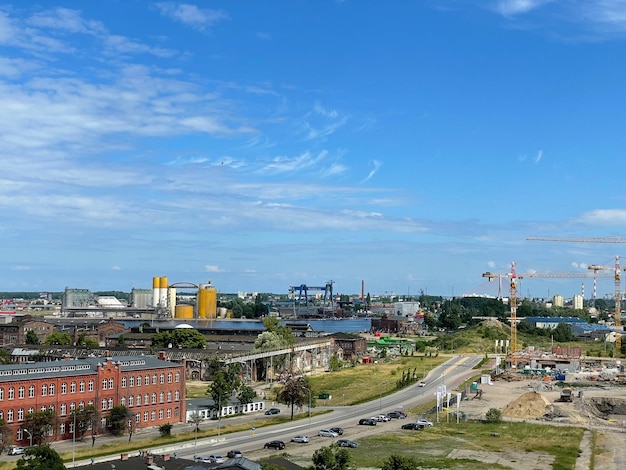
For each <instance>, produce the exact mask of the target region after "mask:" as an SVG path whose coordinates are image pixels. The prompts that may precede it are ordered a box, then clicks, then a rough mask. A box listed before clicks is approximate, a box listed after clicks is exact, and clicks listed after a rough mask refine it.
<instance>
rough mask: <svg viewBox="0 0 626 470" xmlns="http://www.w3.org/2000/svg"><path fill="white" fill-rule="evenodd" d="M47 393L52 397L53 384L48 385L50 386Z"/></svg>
mask: <svg viewBox="0 0 626 470" xmlns="http://www.w3.org/2000/svg"><path fill="white" fill-rule="evenodd" d="M48 392H49V393H50V396H51V397H53V396H54V384H50V386H49V387H48Z"/></svg>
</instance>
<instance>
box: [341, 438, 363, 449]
mask: <svg viewBox="0 0 626 470" xmlns="http://www.w3.org/2000/svg"><path fill="white" fill-rule="evenodd" d="M337 445H338V446H339V447H352V448H354V447H356V446H358V444H357V443H356V442H354V441H351V440H350V439H339V440H338V441H337Z"/></svg>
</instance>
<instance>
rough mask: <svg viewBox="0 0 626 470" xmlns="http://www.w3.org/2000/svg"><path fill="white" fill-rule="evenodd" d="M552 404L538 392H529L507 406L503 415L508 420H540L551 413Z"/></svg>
mask: <svg viewBox="0 0 626 470" xmlns="http://www.w3.org/2000/svg"><path fill="white" fill-rule="evenodd" d="M549 406H550V403H549V402H548V401H547V400H546V399H545V398H544V397H543V396H542V395H541V394H540V393H537V392H528V393H525V394H524V395H522V396H521V397H519V398H518V399H517V400H514V401H512V402H511V403H509V404H508V405H506V406H505V407H504V408H503V410H502V415H503V416H506V417H507V418H539V417H541V416H543V415H544V414H546V413H547V412H548V411H549Z"/></svg>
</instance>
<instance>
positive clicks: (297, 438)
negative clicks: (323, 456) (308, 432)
mask: <svg viewBox="0 0 626 470" xmlns="http://www.w3.org/2000/svg"><path fill="white" fill-rule="evenodd" d="M291 442H299V443H300V444H306V443H307V442H309V436H305V435H303V434H301V435H299V436H294V437H292V438H291Z"/></svg>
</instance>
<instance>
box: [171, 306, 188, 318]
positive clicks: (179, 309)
mask: <svg viewBox="0 0 626 470" xmlns="http://www.w3.org/2000/svg"><path fill="white" fill-rule="evenodd" d="M174 315H175V316H176V318H185V319H188V318H193V305H185V304H181V305H177V306H176V309H175V313H174Z"/></svg>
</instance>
